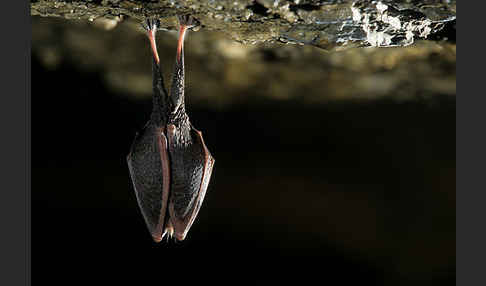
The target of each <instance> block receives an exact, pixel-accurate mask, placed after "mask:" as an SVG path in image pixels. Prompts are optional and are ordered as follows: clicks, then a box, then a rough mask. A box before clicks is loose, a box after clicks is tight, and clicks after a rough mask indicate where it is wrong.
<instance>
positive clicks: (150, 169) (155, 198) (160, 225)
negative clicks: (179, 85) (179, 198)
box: [127, 124, 170, 242]
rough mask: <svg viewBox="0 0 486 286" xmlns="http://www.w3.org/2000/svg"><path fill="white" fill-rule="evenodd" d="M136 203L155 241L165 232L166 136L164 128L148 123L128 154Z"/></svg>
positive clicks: (166, 193)
mask: <svg viewBox="0 0 486 286" xmlns="http://www.w3.org/2000/svg"><path fill="white" fill-rule="evenodd" d="M127 162H128V167H129V170H130V176H131V178H132V181H133V187H134V189H135V194H136V196H137V201H138V205H139V206H140V210H141V212H142V214H143V217H144V219H145V222H146V224H147V227H148V229H149V231H150V233H151V234H152V237H153V239H154V240H155V241H157V242H159V241H160V240H162V238H163V236H164V235H165V232H166V231H165V222H166V220H167V218H166V214H167V202H168V197H169V187H170V169H169V164H170V163H169V156H168V148H167V139H166V136H165V134H164V133H163V130H161V129H160V128H157V127H155V126H153V125H150V124H147V125H146V127H145V128H144V130H143V131H142V132H141V133H140V134H137V136H136V137H135V140H134V142H133V144H132V147H131V150H130V153H129V154H128V156H127Z"/></svg>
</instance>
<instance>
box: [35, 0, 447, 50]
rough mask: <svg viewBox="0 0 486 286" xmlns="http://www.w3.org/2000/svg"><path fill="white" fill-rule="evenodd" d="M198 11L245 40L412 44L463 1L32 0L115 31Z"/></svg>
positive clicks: (207, 23) (46, 11) (213, 26)
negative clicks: (128, 23) (132, 22)
mask: <svg viewBox="0 0 486 286" xmlns="http://www.w3.org/2000/svg"><path fill="white" fill-rule="evenodd" d="M180 13H190V14H193V15H195V16H196V17H197V18H198V19H199V20H200V21H201V22H202V25H203V28H204V29H207V30H215V31H219V32H222V33H224V34H225V35H226V37H228V38H231V39H233V40H235V41H238V42H240V43H243V44H256V43H262V42H284V43H294V44H308V45H313V46H317V47H319V48H323V49H326V50H332V49H336V48H340V47H354V46H380V47H388V46H406V45H410V44H412V43H413V42H414V40H416V39H427V38H428V37H431V36H433V35H434V34H436V33H439V32H440V31H441V30H442V29H443V28H444V26H446V25H455V19H456V1H455V0H452V1H441V0H428V1H405V0H399V1H387V0H382V1H371V0H357V1H350V0H341V1H339V0H327V1H313V0H294V1H286V0H256V1H253V0H240V1H233V0H203V1H191V0H189V1H174V0H168V1H128V0H103V1H93V0H92V1H60V0H55V1H52V0H51V1H47V0H39V1H32V2H31V14H32V15H40V16H55V17H62V18H65V19H84V20H89V21H96V22H99V25H102V26H104V27H105V28H106V29H111V28H114V27H115V26H116V24H117V23H119V22H121V21H123V20H124V19H126V18H134V19H137V20H142V19H143V18H144V17H146V16H150V17H157V18H160V19H161V20H162V23H163V24H162V26H163V28H165V29H169V30H173V29H174V28H175V27H176V23H175V17H174V16H175V15H176V14H180Z"/></svg>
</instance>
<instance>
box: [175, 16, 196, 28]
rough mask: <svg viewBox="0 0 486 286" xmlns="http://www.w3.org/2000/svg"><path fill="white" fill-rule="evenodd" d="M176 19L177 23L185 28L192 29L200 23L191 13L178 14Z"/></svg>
mask: <svg viewBox="0 0 486 286" xmlns="http://www.w3.org/2000/svg"><path fill="white" fill-rule="evenodd" d="M177 19H178V20H179V25H180V26H182V27H185V28H187V29H194V28H197V27H199V26H200V25H201V22H199V20H198V19H196V18H194V17H193V16H191V15H178V16H177Z"/></svg>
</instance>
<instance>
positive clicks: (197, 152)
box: [167, 127, 215, 240]
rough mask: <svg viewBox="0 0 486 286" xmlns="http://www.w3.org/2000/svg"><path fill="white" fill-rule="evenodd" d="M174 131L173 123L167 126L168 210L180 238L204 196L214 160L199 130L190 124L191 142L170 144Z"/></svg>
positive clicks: (175, 133) (188, 227) (189, 225)
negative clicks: (169, 170)
mask: <svg viewBox="0 0 486 286" xmlns="http://www.w3.org/2000/svg"><path fill="white" fill-rule="evenodd" d="M177 132H178V131H177V130H175V127H172V128H171V127H169V128H168V132H167V134H168V142H169V150H170V154H171V157H172V158H173V160H171V166H172V170H173V173H172V181H171V197H170V199H169V214H170V220H171V222H172V225H173V227H174V232H175V236H176V238H177V239H178V240H183V239H184V238H185V236H186V234H187V232H188V231H189V229H190V228H191V225H192V223H193V222H194V219H195V218H196V216H197V214H198V212H199V208H200V207H201V204H202V202H203V200H204V196H205V194H206V189H207V187H208V184H209V179H210V177H211V172H212V169H213V165H214V162H215V160H214V158H213V157H212V156H211V153H210V152H209V150H208V149H207V147H206V145H205V144H204V140H203V137H202V133H201V132H200V131H198V130H196V129H194V128H192V129H191V131H190V134H191V138H192V140H191V141H192V143H191V144H189V145H181V146H177V145H174V144H173V142H175V137H176V136H178V135H177Z"/></svg>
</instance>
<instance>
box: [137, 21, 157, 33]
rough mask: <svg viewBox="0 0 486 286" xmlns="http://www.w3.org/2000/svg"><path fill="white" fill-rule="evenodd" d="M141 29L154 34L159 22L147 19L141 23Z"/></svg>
mask: <svg viewBox="0 0 486 286" xmlns="http://www.w3.org/2000/svg"><path fill="white" fill-rule="evenodd" d="M141 25H142V28H143V29H144V30H145V31H147V32H155V31H156V30H157V28H158V27H159V25H160V21H159V20H158V19H155V18H147V19H146V20H145V21H143V22H142V23H141Z"/></svg>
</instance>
